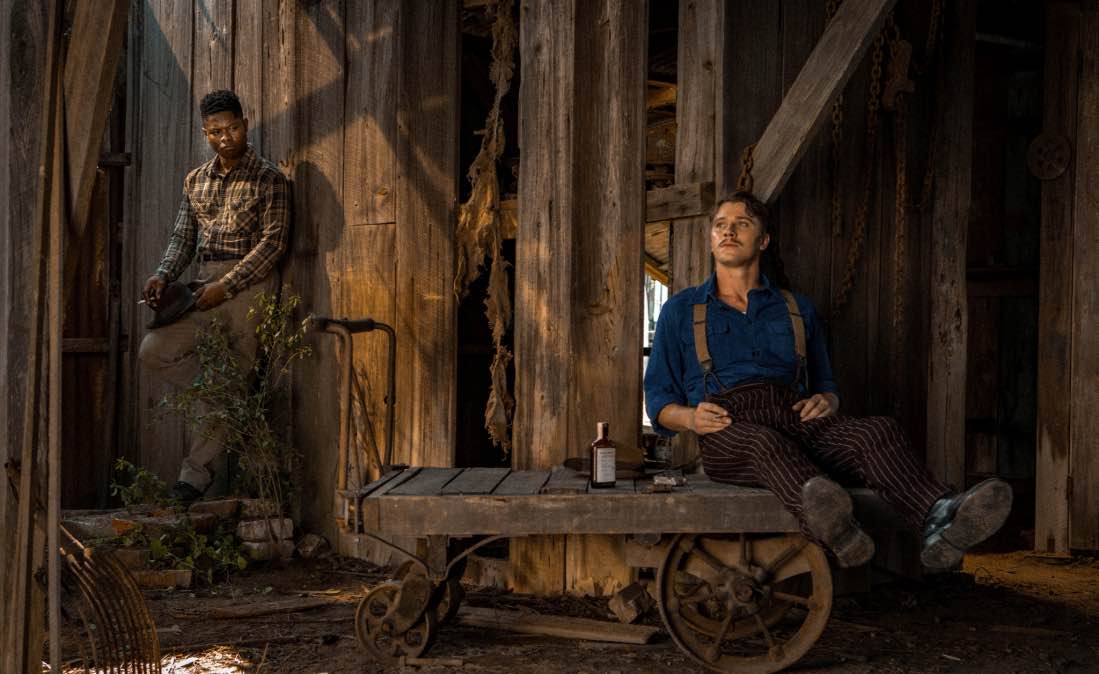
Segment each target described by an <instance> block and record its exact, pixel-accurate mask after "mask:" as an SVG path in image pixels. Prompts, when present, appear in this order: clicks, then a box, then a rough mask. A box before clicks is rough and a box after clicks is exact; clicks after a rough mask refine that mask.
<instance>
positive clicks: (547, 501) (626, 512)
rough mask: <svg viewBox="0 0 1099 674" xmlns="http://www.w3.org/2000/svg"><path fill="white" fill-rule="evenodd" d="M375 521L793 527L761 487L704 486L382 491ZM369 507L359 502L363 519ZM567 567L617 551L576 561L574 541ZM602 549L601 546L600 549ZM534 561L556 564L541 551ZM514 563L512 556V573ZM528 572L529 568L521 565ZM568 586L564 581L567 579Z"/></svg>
mask: <svg viewBox="0 0 1099 674" xmlns="http://www.w3.org/2000/svg"><path fill="white" fill-rule="evenodd" d="M365 503H369V504H371V505H372V506H375V507H376V508H377V510H376V513H374V515H376V517H377V519H376V520H374V519H364V522H365V526H366V528H367V530H368V531H376V532H378V533H380V534H382V535H386V534H393V535H417V536H426V535H432V534H450V535H474V534H509V535H534V534H560V533H564V532H568V533H569V534H630V533H648V532H653V533H661V532H662V533H672V532H712V531H748V532H754V531H758V532H781V531H797V522H796V521H795V520H794V517H793V515H791V514H789V513H788V512H786V511H785V510H784V509H783V507H782V504H781V503H779V501H778V498H777V497H775V495H774V494H772V493H770V492H768V491H766V490H762V489H755V490H743V491H741V490H738V489H737V488H736V487H730V488H728V489H708V490H704V491H698V492H693V493H689V492H673V493H671V494H643V493H625V494H613V495H608V496H598V497H597V496H593V495H591V494H543V495H541V496H539V497H538V498H530V497H526V496H498V495H496V494H493V495H490V496H386V497H383V498H373V497H371V498H368V499H367V500H366V502H365ZM367 513H368V511H367V510H366V509H365V508H364V511H363V514H364V518H365V517H366V516H367ZM574 549H575V550H576V551H577V552H575V553H574V554H573V556H572V558H571V560H570V561H569V565H568V566H567V567H566V569H571V570H572V572H573V573H574V574H577V573H578V574H580V576H579V577H578V578H577V581H581V580H583V579H584V578H589V577H602V576H603V575H604V574H610V573H611V572H612V571H613V570H614V567H616V566H617V564H618V560H617V553H615V554H614V555H613V556H612V555H604V554H603V553H602V552H601V553H599V555H598V558H599V563H598V564H592V565H589V564H586V563H584V562H583V559H584V555H586V554H587V553H586V546H576V547H575V548H574ZM604 549H606V548H604ZM608 557H609V558H608ZM540 564H549V566H548V567H543V568H540V569H539V570H540V571H544V570H546V569H547V568H556V566H555V565H554V563H553V562H552V561H551V560H549V558H548V557H547V558H546V560H541V562H540ZM522 568H523V567H522V565H521V564H518V565H517V564H516V561H515V560H513V570H514V572H516V573H518V572H519V571H520V569H522ZM526 571H528V572H529V571H530V569H526ZM566 587H568V584H566Z"/></svg>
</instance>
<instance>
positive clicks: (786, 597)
mask: <svg viewBox="0 0 1099 674" xmlns="http://www.w3.org/2000/svg"><path fill="white" fill-rule="evenodd" d="M771 596H772V597H774V598H775V599H778V600H780V601H784V602H787V603H789V604H795V605H797V606H804V607H805V608H810V609H811V608H813V607H814V606H815V602H814V601H813V598H812V597H802V596H800V595H796V594H790V593H789V592H772V593H771Z"/></svg>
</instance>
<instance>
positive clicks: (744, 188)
mask: <svg viewBox="0 0 1099 674" xmlns="http://www.w3.org/2000/svg"><path fill="white" fill-rule="evenodd" d="M755 149H756V144H755V143H752V144H751V145H749V146H748V147H746V148H744V152H743V153H742V154H741V155H740V176H739V177H738V178H737V179H736V191H737V192H749V193H750V192H751V191H752V184H753V182H754V180H753V179H752V164H753V163H755V159H754V158H753V157H752V153H754V152H755Z"/></svg>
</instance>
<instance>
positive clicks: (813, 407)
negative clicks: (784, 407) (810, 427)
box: [794, 393, 840, 421]
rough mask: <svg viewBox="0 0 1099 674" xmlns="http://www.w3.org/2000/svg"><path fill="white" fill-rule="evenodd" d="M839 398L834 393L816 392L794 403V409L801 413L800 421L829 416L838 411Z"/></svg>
mask: <svg viewBox="0 0 1099 674" xmlns="http://www.w3.org/2000/svg"><path fill="white" fill-rule="evenodd" d="M839 408H840V400H839V398H838V397H836V394H834V393H816V394H814V395H813V396H811V397H809V398H805V399H804V400H799V401H797V402H796V403H794V411H795V412H800V413H801V420H802V421H809V420H810V419H818V418H821V417H830V416H832V415H833V414H835V413H836V412H837V411H839Z"/></svg>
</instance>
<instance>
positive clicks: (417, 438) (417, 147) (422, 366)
mask: <svg viewBox="0 0 1099 674" xmlns="http://www.w3.org/2000/svg"><path fill="white" fill-rule="evenodd" d="M459 20H460V6H459V3H458V2H457V0H445V1H443V2H432V3H418V2H413V3H404V4H403V5H402V7H401V19H400V23H401V52H400V58H401V67H400V75H399V78H398V96H397V100H398V108H397V110H398V112H397V124H398V133H399V138H400V144H399V149H398V154H397V156H398V171H399V173H398V176H397V190H398V194H397V204H396V213H397V235H396V244H397V283H396V289H397V302H396V307H397V314H396V315H397V326H396V329H397V344H398V358H399V362H400V363H401V372H400V375H399V377H398V381H397V401H398V407H397V410H398V411H397V430H396V433H395V435H396V438H397V440H396V443H397V446H398V447H399V448H402V449H401V450H400V451H398V452H397V454H396V456H395V459H398V460H410V461H411V462H412V463H415V464H417V465H424V466H449V465H453V462H454V438H455V416H456V409H457V404H456V400H455V396H456V393H457V392H456V390H455V387H456V373H457V372H456V365H457V363H456V357H457V348H456V347H457V345H456V339H455V333H456V322H457V302H456V299H455V297H454V292H453V285H454V264H455V262H454V260H455V241H454V226H455V222H456V213H457V198H458V175H459V169H458V130H459V127H458V124H459V100H458V96H459V88H458V84H459V78H460V71H459V56H460V49H461V39H460V36H461V33H460V27H459Z"/></svg>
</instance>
